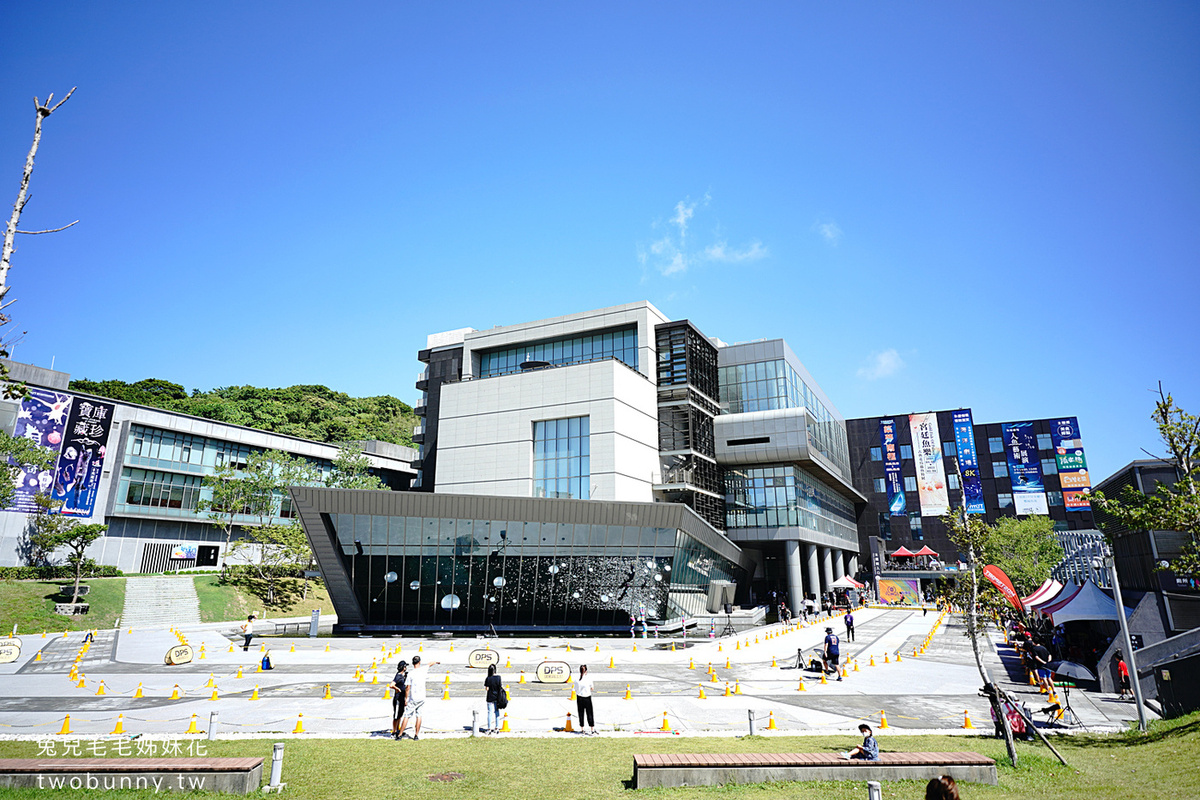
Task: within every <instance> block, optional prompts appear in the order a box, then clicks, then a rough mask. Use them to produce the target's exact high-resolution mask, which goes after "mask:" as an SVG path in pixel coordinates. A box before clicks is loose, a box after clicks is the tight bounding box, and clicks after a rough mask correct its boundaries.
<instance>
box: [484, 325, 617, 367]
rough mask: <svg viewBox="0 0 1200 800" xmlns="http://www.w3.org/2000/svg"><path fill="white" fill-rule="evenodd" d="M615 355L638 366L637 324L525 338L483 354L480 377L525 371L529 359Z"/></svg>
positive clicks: (581, 360)
mask: <svg viewBox="0 0 1200 800" xmlns="http://www.w3.org/2000/svg"><path fill="white" fill-rule="evenodd" d="M609 358H615V359H618V360H620V361H623V362H625V363H626V364H628V365H629V366H630V367H632V368H633V369H637V368H638V341H637V327H636V326H633V327H628V328H618V329H615V330H611V331H603V332H600V333H590V334H587V335H585V336H568V337H565V338H562V339H546V340H543V341H540V342H525V343H523V344H520V345H517V346H516V347H508V348H504V349H502V350H490V351H487V352H483V353H480V354H479V377H481V378H494V377H495V376H497V375H510V374H512V373H514V372H520V371H521V364H522V363H523V362H525V361H545V362H547V363H548V364H554V365H555V366H563V365H566V364H587V363H589V362H592V361H604V360H606V359H609Z"/></svg>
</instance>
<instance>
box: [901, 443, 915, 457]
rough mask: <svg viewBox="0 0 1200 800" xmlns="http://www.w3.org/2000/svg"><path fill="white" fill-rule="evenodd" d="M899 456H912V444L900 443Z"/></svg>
mask: <svg viewBox="0 0 1200 800" xmlns="http://www.w3.org/2000/svg"><path fill="white" fill-rule="evenodd" d="M900 457H901V458H909V459H911V458H912V445H911V444H902V445H900Z"/></svg>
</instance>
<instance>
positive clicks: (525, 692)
mask: <svg viewBox="0 0 1200 800" xmlns="http://www.w3.org/2000/svg"><path fill="white" fill-rule="evenodd" d="M855 619H856V639H855V641H853V642H846V641H843V644H842V653H843V661H848V662H849V664H850V666H849V669H848V672H847V674H846V677H845V679H844V680H843V681H841V682H838V681H835V680H833V679H832V677H831V678H829V680H828V682H827V683H822V682H821V680H820V675H819V673H817V672H813V671H806V670H803V669H799V668H797V666H796V661H797V650H803V651H805V660H807V659H808V658H810V657H812V656H814V655H816V653H817V650H818V649H819V648H820V646H821V643H822V640H823V638H824V628H825V627H826V625H829V626H831V627H833V628H834V630H835V632H836V633H838V635H839V636H841V635H842V634H843V633H844V629H843V626H842V624H841V620H840V617H838V618H835V619H834V620H832V621H825V620H821V621H818V622H815V623H812V624H809V625H796V626H792V627H784V626H780V625H771V626H762V627H758V628H752V629H749V630H745V631H739V633H738V635H737V636H736V637H735V636H727V637H723V638H718V639H710V638H703V639H689V640H688V641H687V642H686V644H685V642H684V641H683V640H681V639H674V640H672V639H653V638H650V639H636V640H634V639H629V638H620V639H618V638H599V639H597V638H589V637H586V636H581V637H578V638H569V639H568V638H561V637H553V638H529V639H525V638H508V637H503V638H489V639H483V638H478V639H477V638H466V637H463V638H457V639H452V640H435V639H431V638H417V637H404V638H398V637H390V638H353V639H351V638H329V637H321V638H307V637H305V638H276V637H271V638H267V639H256V640H255V643H254V644H253V646H252V647H251V648H250V651H249V652H243V651H242V648H241V641H240V638H238V639H237V641H236V643H235V641H234V638H233V636H234V634H233V627H232V626H231V625H229V624H226V625H195V626H188V627H186V628H185V629H183V630H182V631H181V634H182V635H183V636H184V637H185V638H186V639H187V641H188V643H189V644H191V646H192V647H193V649H194V650H195V652H196V658H195V660H193V661H192V662H191V663H188V664H183V665H178V666H166V665H164V663H163V657H164V654H166V653H167V651H168V650H169V649H170V648H171V647H172V646H174V645H177V644H178V643H179V639H178V638H177V635H176V633H174V632H172V631H171V630H167V629H156V628H153V627H143V628H133V629H132V630H130V629H125V628H123V629H121V630H119V631H112V630H109V631H101V632H100V633H99V635H98V637H97V639H96V641H95V642H94V643H93V644H92V645H91V647H90V648H88V650H87V652H86V654H85V655H84V657H83V658H82V660H81V661H80V662H79V664H78V671H79V672H80V673H82V677H81V678H80V679H75V680H72V679H71V678H70V677H69V673H70V671H71V667H72V665H73V664H74V662H75V659H76V656H77V654H78V652H79V650H80V647H81V644H82V640H83V636H84V634H83V633H79V632H75V633H71V634H69V635H67V636H65V637H64V635H63V634H62V633H48V634H46V636H45V638H43V637H42V634H41V633H40V632H39V633H35V634H31V635H30V634H26V635H24V636H23V637H22V638H23V642H24V646H23V648H22V654H21V658H20V660H18V661H17V662H15V663H13V664H6V665H0V675H3V676H4V678H3V687H4V688H3V696H0V737H7V738H12V737H20V738H32V737H42V736H47V735H55V736H57V735H58V734H59V732H60V730H61V729H62V725H63V721H64V718H65V717H66V715H68V714H69V715H70V733H71V734H72V735H80V736H88V737H94V736H97V735H108V734H111V733H112V732H113V731H114V729H115V727H116V724H117V722H118V715H123V716H121V718H120V722H121V723H122V726H123V733H124V734H125V735H146V736H160V735H169V736H177V735H183V734H185V733H186V732H187V731H188V729H189V726H190V725H191V723H192V720H193V715H195V721H196V725H197V729H198V730H200V731H205V730H207V728H208V726H209V719H210V714H211V713H212V712H214V711H216V712H218V728H217V731H218V735H219V736H220V737H221V738H227V737H235V736H258V735H263V734H270V735H272V736H278V735H281V734H282V735H290V734H291V733H292V732H293V731H294V730H295V728H296V725H297V722H298V721H300V722H301V723H302V728H303V735H308V736H313V735H315V736H384V735H386V732H387V731H388V730H389V729H390V712H391V702H390V700H388V699H385V690H386V687H387V684H388V683H389V682H390V680H391V677H392V674H393V673H394V671H395V670H394V667H395V664H396V662H397V661H398V660H400V659H405V660H407V661H409V662H411V661H412V657H413V656H414V655H417V654H420V655H421V657H422V659H423V660H424V661H425V662H427V663H429V662H440V663H438V664H436V665H434V666H433V667H432V669H431V670H430V679H429V683H428V693H429V701H428V703H427V704H426V708H427V711H426V714H425V719H424V722H425V727H424V728H423V730H422V734H423V736H424V735H431V736H465V735H469V734H470V732H471V722H472V712H473V711H475V712H478V719H479V724H480V725H481V726H482V725H483V723H484V703H483V696H484V690H483V678H484V675H485V674H486V673H485V672H484V671H483V670H480V669H475V668H471V667H468V666H467V657H468V654H469V653H470V652H471V651H472V650H474V649H479V648H489V649H491V650H495V651H497V652H498V654H499V656H500V670H499V671H500V674H501V675H502V676H503V678H504V681H505V684H506V685H507V686H508V688H509V690H510V692H511V695H512V700H511V703H510V705H509V708H508V709H507V713H508V718H507V720H508V726H509V728H510V729H511V735H521V736H561V735H564V734H563V733H562V732H561V729H562V728H563V727H564V725H565V723H566V720H567V715H568V713H570V714H574V713H575V703H574V702H573V700H572V699H571V694H572V689H573V683H569V684H548V683H540V682H539V681H538V679H537V677H536V670H537V666H538V664H540V663H542V662H544V661H547V660H549V661H563V662H566V663H567V664H569V665H570V667H571V669H572V674H573V675H574V676H576V677H577V676H578V670H579V665H580V664H587V665H588V667H589V670H590V671H591V674H592V675H593V677H594V678H595V682H596V689H597V694H596V697H595V709H596V718H597V723H598V728H599V730H600V731H601V733H602V734H605V735H635V734H639V733H642V734H645V733H655V734H659V735H716V736H720V735H744V734H745V733H747V729H748V728H747V726H748V722H747V717H748V711H754V712H755V713H756V716H757V718H758V722H757V729H758V732H760V733H764V734H767V735H771V734H772V733H773V732H774V731H772V730H769V729H768V725H769V724H770V722H769V721H770V719H771V718H772V715H773V719H774V725H775V730H776V731H778V732H779V733H780V734H790V735H795V734H805V733H813V734H817V733H820V734H824V733H833V732H837V733H842V732H850V733H853V732H854V730H855V728H856V726H857V725H858V724H859V723H860V722H862V721H869V722H871V723H872V724H874V725H876V727H880V722H881V718H880V715H881V713H882V714H885V715H886V717H887V724H888V726H889V730H888V732H889V734H892V735H895V734H903V733H915V732H930V731H937V732H941V733H947V732H955V731H961V732H964V733H979V732H987V731H989V730H990V728H991V723H990V715H989V711H988V706H987V703H986V701H985V700H984V699H983V698H981V697H979V696H978V694H977V690H978V688H979V686H980V680H979V675H978V672H977V670H976V668H975V665H974V660H973V657H972V655H971V647H970V643H969V641H968V640H967V639H966V638H965V637H964V636H963V635H962V628H961V625H960V624H959V623H958V622H957V621H956V620H955V618H954V617H952V616H948V617H946V618H945V619H944V620H943V621H942V622H941V623H940V624H939V619H940V616H939V614H938V613H937V612H936V611H932V610H930V611H927V612H923V611H922V610H920V609H917V610H890V609H861V610H859V611H856V612H855ZM931 633H932V636H931ZM927 637H931V638H929V643H928V647H927V649H926V651H925V652H924V653H923V654H922V655H921V656H919V657H913V655H912V653H913V650H914V648H920V647H921V645H922V644H924V643H925V642H926V639H927ZM997 644H999V645H1000V647H1001V649H1002V648H1003V643H1002V642H999V643H994V642H990V643H987V647H986V652H985V656H986V658H987V663H988V666H989V668H990V669H991V670H992V672H993V674H994V675H995V676H996V677H997V678H998V679H999V680H1000V681H1001V682H1002V683H1005V685H1006V688H1009V689H1010V690H1014V691H1018V692H1021V693H1023V694H1026V695H1029V702H1030V705H1031V706H1034V707H1037V706H1039V705H1044V702H1043V698H1042V697H1041V696H1038V695H1037V694H1036V691H1035V690H1033V689H1032V688H1031V687H1029V686H1026V685H1022V684H1021V683H1020V682H1019V678H1020V676H1006V674H1005V671H1004V665H1003V664H1002V662H1001V659H1000V656H999V654H998V652H997V647H996V645H997ZM201 647H203V654H204V657H203V658H200V657H199V654H200V651H201ZM231 647H232V649H231ZM264 647H265V648H269V650H270V654H271V659H272V662H273V666H274V669H272V670H270V671H267V672H259V671H257V667H258V666H259V664H260V660H261V658H262V648H264ZM451 648H453V649H451ZM672 648H674V649H672ZM39 653H40V655H41V658H40V660H38V659H37V658H36V656H37V655H38V654H39ZM897 655H899V656H900V657H899V658H897ZM885 658H886V662H885ZM872 659H873V660H874V666H872V665H871V662H872ZM610 665H611V666H610ZM709 665H711V666H712V670H713V672H712V674H709V673H708V667H709ZM239 670H240V677H239ZM522 675H524V681H525V682H521V679H522ZM359 676H361V680H360V677H359ZM101 684H103V688H102V689H101ZM801 685H803V687H804V688H803V690H801V688H800V687H801ZM139 689H140V693H141V696H140V697H139V696H136V695H137V694H138V692H139ZM702 690H703V694H704V695H705V696H704V697H703V698H701V691H702ZM727 690H728V693H727ZM176 691H177V692H178V697H177V698H176V699H172V694H173V693H174V692H176ZM326 694H328V695H329V697H328V699H326ZM627 695H628V697H627ZM1071 700H1072V703H1073V705H1074V706H1075V709H1076V711H1077V712H1078V713H1079V715H1080V717H1081V719H1082V721H1083V722H1084V724H1085V725H1087V726H1088V727H1089V729H1091V730H1113V729H1117V728H1120V727H1123V724H1124V721H1125V720H1128V719H1129V718H1130V717H1131V716H1132V715H1133V713H1134V711H1133V708H1132V706H1131V705H1130V704H1128V703H1119V702H1116V701H1115V700H1114V699H1113V698H1112V696H1109V695H1099V694H1095V693H1084V692H1082V691H1076V692H1074V693H1073V694H1072V697H1071ZM664 714H665V715H666V720H667V726H668V727H669V728H670V731H671V733H670V734H663V733H662V726H663V717H664ZM964 714H969V716H970V718H971V720H972V721H973V723H974V725H975V726H976V727H977V728H978V730H970V729H964V728H963V723H964ZM556 729H557V730H556ZM297 735H300V734H297Z"/></svg>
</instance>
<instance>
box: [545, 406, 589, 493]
mask: <svg viewBox="0 0 1200 800" xmlns="http://www.w3.org/2000/svg"><path fill="white" fill-rule="evenodd" d="M589 432H590V425H589V423H588V418H587V417H569V418H567V419H550V420H544V421H540V422H535V423H533V496H534V497H557V498H560V499H571V498H574V499H576V500H587V499H588V497H589V496H590V495H591V491H590V490H591V466H590V462H591V447H590V444H589Z"/></svg>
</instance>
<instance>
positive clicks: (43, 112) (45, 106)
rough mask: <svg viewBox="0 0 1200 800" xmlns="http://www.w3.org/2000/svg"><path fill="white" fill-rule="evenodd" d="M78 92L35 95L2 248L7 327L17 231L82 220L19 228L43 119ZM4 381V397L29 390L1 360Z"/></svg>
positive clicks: (0, 311)
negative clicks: (28, 139) (26, 147)
mask: <svg viewBox="0 0 1200 800" xmlns="http://www.w3.org/2000/svg"><path fill="white" fill-rule="evenodd" d="M74 93H75V88H74V87H72V88H71V91H69V92H67V96H66V97H64V98H63V99H62V100H59V101H58V102H57V103H54V105H51V103H53V102H54V95H53V93H52V94H51V95H50V96H49V97H47V98H46V102H45V103H42V102H41V101H40V100H38V99H37V98H36V97H35V98H33V106H34V108H35V109H37V113H36V117H35V120H34V124H33V144H32V145H31V146H30V148H29V154H28V155H26V156H25V171H24V172H23V173H22V174H21V188H20V189H19V190H18V191H17V201H16V202H15V203H13V210H12V215H11V216H9V218H8V225H7V226H5V228H4V244H3V246H2V247H0V327H3V326H5V325H7V324H8V323H9V317H8V315H7V314H5V313H4V309H6V308H8V306H9V305H11V301H10V302H9V303H5V302H4V297H5V295H7V294H8V290H9V286H8V271H9V270H10V269H11V268H12V255H13V253H14V252H16V250H17V247H16V238H17V234H18V233H23V234H28V235H31V236H36V235H38V234H43V233H56V232H58V231H62V230H66V229H67V228H69V227H71V225H74V224H75V223H76V222H79V220H75V222H72V223H70V224H69V225H63V226H62V227H61V228H52V229H50V230H44V231H22V230H18V229H17V225H19V224H20V222H21V213H22V212H23V211H24V210H25V204H26V203H28V202H29V199H30V198H29V179H30V178H31V177H32V176H33V160H34V158H35V157H36V156H37V151H38V146H39V145H40V144H41V142H42V120H44V119H45V118H46V117H48V116H50V115H51V114H53V113H54V112H55V111H58V109H59V108H60V107H61V106H62V104H63V103H65V102H67V100H69V99H70V98H71V95H73V94H74ZM7 356H8V347H7V345H6V344H5V343H4V342H3V341H0V357H7ZM0 381H2V382H3V383H4V389H3V395H4V397H6V398H8V399H13V398H17V397H24V396H25V393H26V391H27V390H26V387H25V385H24V384H19V383H13V382H11V381H9V380H8V367H7V366H6V365H5V364H3V363H2V362H0Z"/></svg>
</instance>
